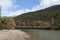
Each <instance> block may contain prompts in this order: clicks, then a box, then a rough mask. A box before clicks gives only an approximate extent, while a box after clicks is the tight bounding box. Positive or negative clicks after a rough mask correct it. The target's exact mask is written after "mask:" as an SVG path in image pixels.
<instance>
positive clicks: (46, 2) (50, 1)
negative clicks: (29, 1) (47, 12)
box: [0, 0, 60, 16]
mask: <svg viewBox="0 0 60 40" xmlns="http://www.w3.org/2000/svg"><path fill="white" fill-rule="evenodd" d="M39 1H40V3H39V4H38V5H36V6H34V7H32V8H31V9H28V8H25V9H21V10H17V11H13V12H9V11H8V12H7V9H8V7H12V6H14V7H15V8H17V7H20V5H15V2H16V1H15V0H1V1H0V5H2V6H3V13H9V15H8V14H7V15H6V16H16V15H20V14H23V13H26V12H32V11H36V10H41V9H44V8H47V7H50V6H53V5H58V4H60V0H39Z"/></svg>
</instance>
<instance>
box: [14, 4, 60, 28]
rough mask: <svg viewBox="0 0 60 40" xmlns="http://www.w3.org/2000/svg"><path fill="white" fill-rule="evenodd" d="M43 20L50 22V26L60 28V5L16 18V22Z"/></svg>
mask: <svg viewBox="0 0 60 40" xmlns="http://www.w3.org/2000/svg"><path fill="white" fill-rule="evenodd" d="M28 19H29V20H41V21H44V22H50V25H53V26H58V27H60V5H55V6H51V7H49V8H46V9H43V10H38V11H35V12H29V13H24V14H22V15H19V16H17V17H15V20H28Z"/></svg>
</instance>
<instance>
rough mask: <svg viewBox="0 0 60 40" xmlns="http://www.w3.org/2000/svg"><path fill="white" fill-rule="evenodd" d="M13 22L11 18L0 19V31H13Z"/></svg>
mask: <svg viewBox="0 0 60 40" xmlns="http://www.w3.org/2000/svg"><path fill="white" fill-rule="evenodd" d="M14 28H15V21H14V19H13V18H12V17H2V18H0V29H14Z"/></svg>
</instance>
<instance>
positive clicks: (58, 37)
mask: <svg viewBox="0 0 60 40" xmlns="http://www.w3.org/2000/svg"><path fill="white" fill-rule="evenodd" d="M22 30H23V31H24V32H26V33H28V34H29V35H30V36H31V38H32V39H33V40H60V31H59V30H40V29H22Z"/></svg>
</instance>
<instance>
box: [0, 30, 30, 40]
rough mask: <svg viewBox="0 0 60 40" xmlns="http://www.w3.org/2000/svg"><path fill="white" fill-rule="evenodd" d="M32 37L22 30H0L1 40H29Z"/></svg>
mask: <svg viewBox="0 0 60 40" xmlns="http://www.w3.org/2000/svg"><path fill="white" fill-rule="evenodd" d="M29 39H30V36H29V35H28V34H27V33H25V32H22V31H20V30H0V40H29Z"/></svg>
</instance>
